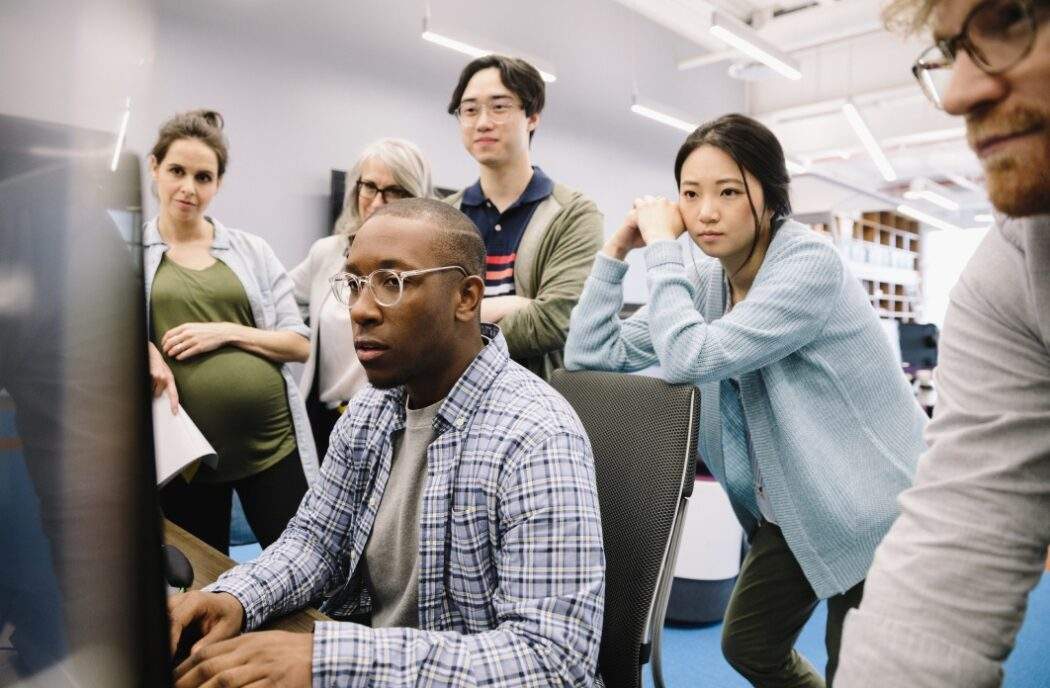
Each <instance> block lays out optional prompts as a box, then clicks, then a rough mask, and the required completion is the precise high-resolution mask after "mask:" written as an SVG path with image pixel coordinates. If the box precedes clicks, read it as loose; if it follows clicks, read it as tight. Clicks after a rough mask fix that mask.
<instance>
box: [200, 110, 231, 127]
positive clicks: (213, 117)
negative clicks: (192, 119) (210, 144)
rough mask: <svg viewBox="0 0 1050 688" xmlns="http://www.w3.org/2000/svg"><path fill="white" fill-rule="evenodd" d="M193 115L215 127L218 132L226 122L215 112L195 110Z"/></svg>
mask: <svg viewBox="0 0 1050 688" xmlns="http://www.w3.org/2000/svg"><path fill="white" fill-rule="evenodd" d="M193 114H195V115H197V116H198V117H200V118H201V119H203V120H204V121H205V122H207V123H208V124H209V125H211V126H213V127H215V128H216V129H218V130H219V131H222V129H223V128H224V127H225V126H226V121H225V120H224V119H223V118H222V115H220V114H219V112H218V111H217V110H196V111H195V112H194V113H193Z"/></svg>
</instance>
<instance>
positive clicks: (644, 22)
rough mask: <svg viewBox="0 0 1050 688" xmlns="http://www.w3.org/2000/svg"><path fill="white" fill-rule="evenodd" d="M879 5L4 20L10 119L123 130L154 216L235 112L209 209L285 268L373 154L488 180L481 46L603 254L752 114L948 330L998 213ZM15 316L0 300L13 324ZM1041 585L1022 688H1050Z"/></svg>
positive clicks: (807, 212) (833, 233)
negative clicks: (175, 162)
mask: <svg viewBox="0 0 1050 688" xmlns="http://www.w3.org/2000/svg"><path fill="white" fill-rule="evenodd" d="M879 5H880V3H877V2H873V1H871V0H694V1H688V2H687V1H685V0H571V1H570V2H564V1H561V0H532V2H529V3H521V2H511V1H510V0H489V1H488V2H470V1H468V0H388V1H387V2H381V3H379V2H361V1H359V0H302V1H301V2H294V3H293V2H287V1H284V0H208V1H206V0H155V1H147V0H89V1H86V2H72V1H70V2H64V1H61V0H41V1H37V2H4V3H3V4H2V5H0V46H3V48H2V51H3V54H4V58H3V60H0V115H2V116H8V117H16V118H25V119H30V120H36V121H42V122H47V123H55V124H60V125H65V126H70V127H75V128H78V129H88V130H96V131H99V132H105V133H107V134H110V135H111V136H112V137H113V138H114V140H115V141H116V142H117V143H116V146H117V147H118V148H119V149H120V152H121V153H122V154H128V153H130V154H131V155H132V156H137V157H138V159H139V160H140V165H141V168H140V178H141V185H142V190H143V193H142V196H143V199H144V202H145V206H144V208H143V209H142V216H143V217H146V218H148V217H151V216H152V214H153V213H154V212H155V210H156V201H155V199H154V198H153V196H152V195H151V194H150V192H149V186H150V184H149V178H148V172H147V167H146V165H145V163H144V160H145V155H146V154H147V153H148V149H149V147H150V145H151V143H152V141H153V140H154V138H155V135H156V131H157V127H158V126H159V125H160V123H161V122H163V121H164V120H165V119H167V118H168V117H169V116H170V115H172V114H173V113H175V112H179V111H184V110H188V109H192V108H198V107H208V108H213V109H216V110H218V111H219V112H221V113H222V114H223V116H224V118H225V120H226V135H227V136H228V138H229V142H230V153H231V157H230V164H229V167H228V170H227V173H226V176H225V179H224V180H223V185H222V191H221V193H220V194H219V195H218V197H217V198H216V200H215V202H214V205H213V207H212V212H213V213H214V214H215V215H216V216H217V217H221V218H225V221H226V222H227V223H229V224H230V225H231V226H235V227H239V228H242V229H245V230H247V231H250V232H253V233H256V234H258V235H259V236H261V237H263V238H264V239H266V241H267V242H269V243H270V245H271V246H273V248H274V250H275V251H276V253H277V255H278V257H279V258H280V259H281V261H282V262H283V263H284V264H285V266H287V267H290V266H292V265H295V264H296V263H298V262H299V261H300V260H301V259H302V258H303V256H304V255H305V254H306V251H307V249H308V248H309V246H310V245H311V244H312V243H313V242H314V241H315V240H316V239H318V238H320V237H322V236H324V235H325V234H327V233H328V232H330V231H331V210H330V207H331V201H332V193H331V184H332V173H333V170H345V169H346V168H347V167H348V166H349V165H350V164H351V163H352V162H353V160H354V159H355V157H356V156H357V154H358V152H359V151H360V150H361V149H362V148H363V147H364V146H365V145H366V144H367V143H369V142H371V141H373V140H375V139H377V138H380V137H385V136H396V137H403V138H406V139H409V140H411V141H413V142H415V143H417V144H418V145H419V146H420V147H421V149H422V150H423V151H424V153H425V154H426V155H427V156H428V157H429V158H430V160H431V163H432V166H433V171H434V183H435V185H437V186H440V187H445V188H452V189H458V188H462V187H463V186H466V185H468V184H470V183H472V182H473V181H474V179H475V177H476V165H475V163H474V161H473V160H472V159H471V158H470V157H469V155H467V154H466V152H465V151H464V150H463V147H462V144H461V142H460V137H459V133H458V126H457V123H456V121H455V119H454V118H453V117H452V116H450V115H448V114H447V113H446V108H447V103H448V99H449V95H450V93H451V91H452V87H453V86H454V84H455V81H456V78H457V76H458V74H459V71H460V69H461V68H462V67H463V65H464V64H466V62H467V61H468V60H469V59H471V58H470V57H469V56H468V54H465V53H464V51H467V52H470V50H472V49H473V50H479V51H492V52H502V53H506V54H511V55H516V56H521V57H525V58H526V59H529V60H530V61H532V62H533V63H534V64H535V65H536V66H537V67H538V68H540V69H541V70H542V71H544V72H545V73H547V74H549V75H550V79H549V83H548V84H547V103H546V107H545V108H544V111H543V115H542V120H541V123H540V125H539V128H538V130H537V133H536V135H535V138H534V141H533V144H532V152H533V160H534V161H535V162H536V163H537V164H539V165H540V166H542V167H543V168H544V170H545V171H547V172H548V173H549V174H551V175H552V176H553V177H556V178H557V179H558V180H559V181H561V182H563V183H565V184H567V185H568V186H571V187H573V188H576V189H580V190H582V191H583V192H584V193H586V194H587V195H588V196H589V197H590V198H592V199H593V200H594V201H595V202H596V203H597V205H598V206H599V208H600V209H601V211H602V212H603V213H604V217H605V231H606V235H609V234H611V233H612V232H613V231H614V230H615V229H616V228H617V227H618V226H619V223H620V222H621V220H622V218H623V216H624V214H625V213H626V212H627V210H628V209H629V208H630V205H631V202H632V200H633V199H634V198H635V197H637V196H640V195H644V194H659V195H665V196H669V197H672V198H673V197H675V196H676V189H675V185H674V176H673V168H672V162H673V160H674V156H675V153H676V151H677V148H678V146H679V145H680V144H681V142H682V140H683V139H684V137H685V136H686V132H687V131H690V130H692V128H694V127H695V125H696V124H698V123H700V122H703V121H705V120H708V119H711V118H713V117H715V116H718V115H721V114H724V113H727V112H743V113H746V114H749V115H751V116H753V117H755V118H757V119H759V120H760V121H762V122H764V123H765V124H766V125H768V126H769V127H770V128H771V129H772V130H773V132H774V133H775V134H776V135H777V136H778V138H779V139H780V140H781V142H782V143H783V145H784V148H785V152H786V153H787V156H788V158H789V161H790V163H789V165H790V169H791V172H792V175H793V178H792V204H793V206H794V211H795V213H796V216H797V217H798V218H799V219H801V220H802V221H804V222H806V223H808V224H810V225H811V226H813V228H814V231H819V232H822V233H825V234H827V235H828V236H829V238H830V239H831V240H832V241H834V242H835V243H836V245H837V246H838V247H839V249H840V250H841V251H842V253H843V255H844V257H845V258H846V260H847V261H848V263H849V264H850V267H851V269H852V271H853V273H854V275H855V276H856V277H857V278H858V279H861V280H862V281H863V282H864V284H865V287H866V289H867V290H868V293H869V296H870V299H871V302H872V306H873V308H876V309H878V311H879V314H880V316H881V317H882V318H883V319H884V320H885V322H886V330H887V336H890V337H891V338H894V340H895V341H896V337H897V336H898V328H899V326H900V325H902V324H904V325H914V324H925V323H930V324H933V325H937V326H939V325H940V324H941V323H942V321H943V317H944V312H945V309H946V306H947V298H948V292H949V290H950V289H951V287H952V285H953V284H954V282H955V280H956V279H957V277H958V274H959V272H960V271H961V269H962V268H963V266H964V265H965V263H966V261H967V260H968V259H969V257H970V255H972V253H973V251H974V250H975V249H976V247H977V245H978V244H979V243H980V241H981V239H982V238H983V237H984V235H985V233H986V232H987V231H988V229H989V228H990V227H991V225H992V223H993V217H992V210H991V206H990V204H989V202H988V200H987V197H986V195H985V193H984V191H983V189H982V181H983V179H982V172H981V168H980V165H979V163H978V161H977V159H976V158H975V156H974V155H973V154H972V152H971V151H970V150H969V148H968V147H967V145H966V141H965V132H964V129H963V125H962V122H961V121H959V120H958V119H956V118H952V117H950V116H948V115H946V114H945V113H943V112H940V111H938V110H936V109H935V108H933V107H932V106H931V105H930V103H929V102H928V101H927V99H926V98H925V97H924V95H923V94H922V93H921V92H920V90H919V88H918V87H917V85H916V84H915V82H914V79H913V78H912V75H911V73H910V67H911V64H912V62H913V61H914V59H915V57H916V56H917V55H918V54H919V52H921V50H922V49H923V48H924V47H925V45H924V39H923V37H917V38H915V39H905V38H902V37H901V36H898V35H894V34H891V33H889V32H888V31H886V29H885V28H884V27H883V25H882V22H881V20H880V18H879ZM37 153H38V154H39V155H40V156H42V157H46V156H48V155H53V156H61V154H62V153H61V151H54V150H51V151H49V150H44V149H42V150H39V151H37ZM113 159H114V161H115V162H116V161H123V160H124V159H126V155H125V156H124V157H121V155H118V154H117V153H116V152H114V157H113ZM690 247H691V249H692V250H694V251H697V250H698V249H696V248H695V246H690ZM630 259H631V261H632V267H631V270H630V273H629V277H628V281H627V287H626V299H627V301H628V302H632V303H637V304H640V303H644V302H645V300H646V298H647V293H646V284H645V275H644V271H643V269H642V257H641V254H640V252H635V253H634V254H632V256H631V257H630ZM11 301H12V299H10V298H9V299H6V300H5V298H4V297H3V296H2V295H0V308H12V307H13V306H12V304H11ZM4 304H6V306H5V305H4ZM0 401H2V398H0ZM3 449H4V447H3V445H0V453H2V451H3ZM1045 585H1046V584H1045V583H1044V585H1043V586H1041V587H1040V588H1039V589H1037V591H1036V593H1035V594H1034V595H1033V597H1032V600H1031V604H1032V609H1031V610H1030V612H1029V618H1028V622H1027V623H1026V626H1025V629H1024V630H1023V631H1022V637H1021V640H1020V641H1019V643H1018V648H1017V650H1016V651H1015V655H1016V656H1015V657H1013V658H1011V662H1010V663H1008V664H1007V685H1008V686H1018V687H1020V686H1036V685H1047V683H1050V666H1048V665H1047V663H1046V660H1045V659H1044V658H1043V657H1045V656H1050V652H1048V650H1050V638H1048V636H1050V627H1048V626H1047V624H1048V622H1047V621H1046V619H1047V618H1050V593H1048V592H1047V591H1046V590H1045ZM819 624H820V616H819V615H818V616H817V617H815V618H814V620H813V621H812V622H811V626H810V627H808V628H807V631H806V633H805V634H804V636H803V642H809V643H810V646H808V647H807V649H806V650H805V651H806V653H807V654H808V655H809V656H810V657H811V658H814V659H815V660H816V661H819V657H820V656H821V655H822V653H823V643H822V637H823V633H822V629H819V628H818V626H819ZM807 638H808V640H807ZM3 641H4V639H3V635H2V633H0V645H2V643H3ZM717 643H718V633H717V627H716V626H712V625H711V624H704V625H701V626H698V627H695V628H693V627H690V626H688V625H681V624H679V625H676V626H675V627H674V628H673V629H671V631H670V633H669V635H668V636H667V645H666V647H665V658H664V662H665V676H666V678H667V680H668V683H669V685H672V686H676V685H719V686H734V685H744V683H743V679H741V678H739V677H738V676H736V675H735V674H733V673H732V671H731V670H730V669H729V668H728V666H724V667H722V668H719V667H718V666H715V665H716V664H717V663H718V662H719V661H722V660H721V657H720V654H719V650H718V645H717ZM0 649H2V648H0ZM723 665H724V661H723ZM704 672H708V673H707V674H705V673H704ZM719 672H721V673H719ZM698 677H699V678H698ZM704 677H707V679H708V681H709V682H708V683H706V684H705V683H701V680H702V679H703V678H704Z"/></svg>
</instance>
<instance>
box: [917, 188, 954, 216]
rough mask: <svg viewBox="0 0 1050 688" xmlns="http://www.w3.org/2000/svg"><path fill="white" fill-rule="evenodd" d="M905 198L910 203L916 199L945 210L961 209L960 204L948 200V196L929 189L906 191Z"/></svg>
mask: <svg viewBox="0 0 1050 688" xmlns="http://www.w3.org/2000/svg"><path fill="white" fill-rule="evenodd" d="M904 197H905V198H907V199H908V200H909V201H913V200H915V199H922V200H924V201H928V202H930V203H933V204H934V205H936V206H940V207H941V208H944V209H945V210H952V211H955V210H958V209H959V204H958V203H956V202H955V201H953V200H952V199H950V198H948V197H947V196H942V195H941V194H939V193H937V192H936V191H930V190H929V189H922V190H918V191H905V192H904Z"/></svg>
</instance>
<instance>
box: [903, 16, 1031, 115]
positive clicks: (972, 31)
mask: <svg viewBox="0 0 1050 688" xmlns="http://www.w3.org/2000/svg"><path fill="white" fill-rule="evenodd" d="M1043 2H1045V0H1035V2H1033V0H985V1H984V2H982V3H980V4H978V5H977V6H976V7H974V8H973V9H972V10H970V14H968V15H967V16H966V19H965V20H964V21H963V25H962V30H961V31H959V33H957V34H956V35H954V36H952V37H950V38H942V39H940V40H939V41H937V42H936V43H934V44H933V45H932V46H930V47H929V48H927V49H926V50H925V51H924V52H923V53H922V55H920V56H919V59H918V60H916V61H915V64H914V65H913V66H912V68H911V73H912V74H913V75H915V78H916V79H917V80H918V82H919V85H920V86H922V90H923V92H924V93H925V94H926V96H927V97H928V98H929V99H930V100H931V101H933V104H934V105H936V106H937V107H938V108H943V107H944V94H945V92H946V91H947V90H948V83H949V82H950V81H951V78H952V67H953V66H954V65H955V57H956V55H958V53H959V50H965V51H966V52H967V54H969V56H970V59H971V60H973V63H974V64H975V65H977V67H978V68H980V69H981V71H983V72H985V73H986V74H1002V73H1003V72H1005V71H1006V70H1008V69H1010V68H1011V67H1013V66H1014V65H1015V64H1017V63H1018V62H1020V61H1021V60H1023V59H1024V58H1025V56H1026V55H1028V53H1030V52H1031V51H1032V45H1034V44H1035V34H1036V28H1037V26H1036V17H1035V12H1036V10H1035V4H1043Z"/></svg>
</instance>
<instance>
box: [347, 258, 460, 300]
mask: <svg viewBox="0 0 1050 688" xmlns="http://www.w3.org/2000/svg"><path fill="white" fill-rule="evenodd" d="M442 270H459V271H460V272H462V273H463V274H464V275H466V274H467V271H466V270H465V269H464V268H462V267H461V266H459V265H445V266H443V267H440V268H426V269H424V270H405V271H402V272H398V271H397V270H389V269H386V268H384V269H380V270H373V271H372V272H370V273H369V274H367V275H365V276H364V277H361V276H359V275H355V274H353V273H352V272H340V273H338V274H336V275H332V277H331V278H329V280H328V284H330V285H331V287H332V295H333V296H335V298H336V300H337V301H338V302H339V303H341V304H343V305H344V306H351V307H352V306H353V305H354V304H355V303H357V300H358V299H359V298H360V297H361V292H362V291H364V288H365V287H366V286H367V287H368V288H369V289H371V290H372V298H373V299H375V301H376V303H377V304H379V305H380V306H383V307H385V308H390V307H392V306H396V305H397V304H398V303H399V302H400V301H401V297H402V296H404V294H405V280H406V279H410V278H412V277H418V276H420V275H427V274H430V273H432V272H440V271H442Z"/></svg>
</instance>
